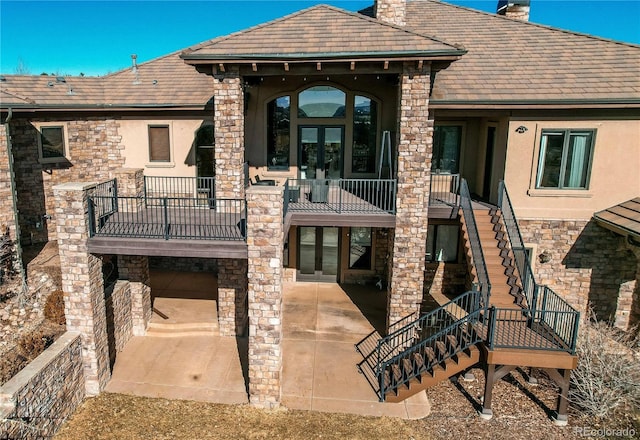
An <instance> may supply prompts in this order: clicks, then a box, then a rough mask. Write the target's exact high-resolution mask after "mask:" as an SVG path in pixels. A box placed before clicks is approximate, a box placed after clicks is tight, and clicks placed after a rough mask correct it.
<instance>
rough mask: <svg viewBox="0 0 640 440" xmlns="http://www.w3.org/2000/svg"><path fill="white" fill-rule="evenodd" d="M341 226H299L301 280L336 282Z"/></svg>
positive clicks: (299, 272) (298, 276) (298, 277)
mask: <svg viewBox="0 0 640 440" xmlns="http://www.w3.org/2000/svg"><path fill="white" fill-rule="evenodd" d="M339 232H340V230H339V228H334V227H322V226H301V227H299V228H298V258H299V260H298V274H297V277H296V278H297V279H298V280H299V281H325V282H335V281H336V280H337V278H338V255H339V241H340V240H339V235H340V234H339Z"/></svg>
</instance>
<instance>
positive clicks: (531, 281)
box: [488, 181, 580, 354]
mask: <svg viewBox="0 0 640 440" xmlns="http://www.w3.org/2000/svg"><path fill="white" fill-rule="evenodd" d="M498 206H499V208H500V211H501V212H502V218H503V221H504V225H505V229H506V230H507V236H508V238H509V242H510V244H511V250H512V252H513V255H514V258H515V264H516V269H517V270H518V275H519V276H520V282H521V284H522V290H523V293H524V296H525V299H526V302H527V304H526V308H525V310H522V309H520V314H521V316H522V314H523V313H524V314H525V315H526V316H528V317H529V319H530V324H531V328H532V329H534V328H535V330H536V332H538V330H540V329H542V330H544V331H545V332H547V333H548V332H553V333H554V334H553V336H552V337H551V338H550V339H552V340H554V341H560V342H561V343H560V344H558V347H557V348H556V349H557V350H562V351H568V352H570V353H572V354H573V353H575V343H576V339H577V335H578V326H579V323H580V312H578V311H577V310H576V309H575V308H573V307H572V306H571V305H570V304H569V303H568V302H567V301H565V300H564V299H563V298H562V297H560V296H559V295H558V294H557V293H555V292H554V291H553V290H551V289H550V288H549V287H547V286H540V285H538V284H537V283H536V281H535V278H534V276H533V270H532V269H531V264H530V262H529V257H528V255H527V252H526V249H525V247H524V241H523V239H522V234H521V233H520V228H519V226H518V222H517V220H516V216H515V212H514V210H513V205H512V204H511V199H510V198H509V193H508V192H507V188H506V185H505V184H504V181H500V186H499V191H498ZM497 313H498V314H499V313H501V312H499V311H498V312H497ZM505 313H506V312H505ZM498 318H499V316H496V317H495V319H496V320H498ZM492 319H493V318H492ZM534 326H535V327H534ZM488 343H489V344H490V345H491V344H495V341H493V340H492V339H491V338H490V339H489V341H488ZM515 346H516V347H517V346H518V345H517V344H516V345H515ZM510 347H514V346H510ZM528 348H529V347H528ZM530 348H543V347H530Z"/></svg>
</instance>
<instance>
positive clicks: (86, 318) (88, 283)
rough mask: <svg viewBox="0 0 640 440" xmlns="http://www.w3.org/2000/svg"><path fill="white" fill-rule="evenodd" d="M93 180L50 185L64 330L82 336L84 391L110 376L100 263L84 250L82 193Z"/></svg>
mask: <svg viewBox="0 0 640 440" xmlns="http://www.w3.org/2000/svg"><path fill="white" fill-rule="evenodd" d="M94 186H95V184H93V183H91V184H86V183H64V184H61V185H56V186H54V187H53V194H54V198H55V202H56V207H55V214H56V218H57V219H58V221H57V224H56V227H57V233H58V234H57V236H58V252H59V254H60V268H61V270H62V290H63V291H64V312H65V315H66V318H67V330H68V331H76V332H79V333H81V334H82V357H83V368H84V377H85V389H86V392H87V394H88V395H97V394H99V393H100V391H101V390H102V389H103V388H104V387H105V385H106V384H107V382H108V381H109V378H110V376H111V371H110V368H109V344H108V340H107V316H106V310H105V302H104V285H103V282H102V261H101V260H100V258H98V257H96V256H95V255H93V254H91V253H89V250H88V247H87V240H88V238H89V215H88V199H87V196H88V192H89V190H90V189H92V188H93V187H94Z"/></svg>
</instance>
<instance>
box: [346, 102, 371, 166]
mask: <svg viewBox="0 0 640 440" xmlns="http://www.w3.org/2000/svg"><path fill="white" fill-rule="evenodd" d="M377 133H378V106H377V104H376V102H375V101H374V100H373V99H371V98H367V97H366V96H360V95H356V97H355V100H354V109H353V155H352V160H351V171H352V172H354V173H373V172H375V167H376V134H377Z"/></svg>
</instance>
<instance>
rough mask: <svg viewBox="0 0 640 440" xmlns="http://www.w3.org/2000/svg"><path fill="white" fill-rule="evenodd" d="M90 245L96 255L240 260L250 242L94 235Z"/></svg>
mask: <svg viewBox="0 0 640 440" xmlns="http://www.w3.org/2000/svg"><path fill="white" fill-rule="evenodd" d="M88 247H89V252H91V253H93V254H113V255H146V256H152V257H155V256H164V257H198V258H240V259H246V258H247V257H248V253H247V244H246V243H245V242H244V241H220V240H162V239H150V238H137V239H136V238H116V237H93V238H90V239H89V240H88Z"/></svg>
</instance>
